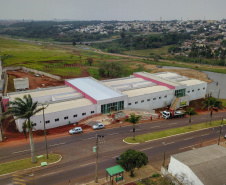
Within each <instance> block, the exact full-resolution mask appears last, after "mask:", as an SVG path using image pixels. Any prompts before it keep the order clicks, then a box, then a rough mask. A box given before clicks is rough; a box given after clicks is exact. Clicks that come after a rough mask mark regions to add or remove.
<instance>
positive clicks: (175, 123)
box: [169, 123, 178, 125]
mask: <svg viewBox="0 0 226 185" xmlns="http://www.w3.org/2000/svg"><path fill="white" fill-rule="evenodd" d="M176 124H178V123H170V124H169V125H176Z"/></svg>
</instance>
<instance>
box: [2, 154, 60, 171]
mask: <svg viewBox="0 0 226 185" xmlns="http://www.w3.org/2000/svg"><path fill="white" fill-rule="evenodd" d="M48 156H49V159H46V155H43V157H41V158H37V163H34V164H33V163H32V162H31V158H26V159H22V160H17V161H13V162H8V163H3V164H0V175H2V174H7V173H11V172H15V171H19V170H24V169H28V168H32V167H36V166H41V162H47V163H48V164H50V163H53V162H56V161H58V160H59V159H60V158H61V156H60V155H59V154H49V155H48Z"/></svg>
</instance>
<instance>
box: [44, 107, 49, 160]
mask: <svg viewBox="0 0 226 185" xmlns="http://www.w3.org/2000/svg"><path fill="white" fill-rule="evenodd" d="M44 105H45V104H42V108H43V109H42V110H43V124H44V135H45V143H46V158H47V159H48V158H49V156H48V147H47V139H46V122H45V112H44V110H45V108H46V107H48V106H49V105H46V107H44Z"/></svg>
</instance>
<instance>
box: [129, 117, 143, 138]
mask: <svg viewBox="0 0 226 185" xmlns="http://www.w3.org/2000/svg"><path fill="white" fill-rule="evenodd" d="M140 118H141V116H136V115H135V114H130V117H129V118H127V119H126V121H128V122H130V123H132V124H133V140H135V124H137V123H138V122H139V121H140Z"/></svg>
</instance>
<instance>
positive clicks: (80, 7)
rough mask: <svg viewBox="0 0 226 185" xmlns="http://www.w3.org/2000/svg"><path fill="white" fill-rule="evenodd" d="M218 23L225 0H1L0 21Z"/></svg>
mask: <svg viewBox="0 0 226 185" xmlns="http://www.w3.org/2000/svg"><path fill="white" fill-rule="evenodd" d="M160 17H162V20H175V19H177V20H181V18H182V20H187V19H188V20H199V19H206V20H221V19H223V18H226V0H0V19H16V20H22V19H24V20H28V19H29V20H54V19H60V20H63V19H70V20H119V21H130V20H151V21H155V20H160Z"/></svg>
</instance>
